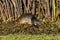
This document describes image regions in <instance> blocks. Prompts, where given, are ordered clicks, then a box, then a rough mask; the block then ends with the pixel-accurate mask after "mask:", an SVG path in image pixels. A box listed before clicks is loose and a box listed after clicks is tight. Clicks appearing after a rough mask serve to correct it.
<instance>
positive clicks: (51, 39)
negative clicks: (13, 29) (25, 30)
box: [0, 33, 60, 40]
mask: <svg viewBox="0 0 60 40" xmlns="http://www.w3.org/2000/svg"><path fill="white" fill-rule="evenodd" d="M0 40H60V34H49V35H48V34H34V35H32V34H22V33H20V34H9V35H5V36H0Z"/></svg>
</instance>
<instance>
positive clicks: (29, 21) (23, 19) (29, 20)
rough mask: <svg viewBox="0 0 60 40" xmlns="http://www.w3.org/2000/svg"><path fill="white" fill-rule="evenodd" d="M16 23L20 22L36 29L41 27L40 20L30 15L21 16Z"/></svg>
mask: <svg viewBox="0 0 60 40" xmlns="http://www.w3.org/2000/svg"><path fill="white" fill-rule="evenodd" d="M18 20H19V21H18ZM16 21H18V22H19V23H20V24H29V25H33V26H36V27H37V26H40V22H39V20H38V19H37V18H36V17H35V15H32V14H30V13H27V14H23V15H21V16H20V17H19V18H18V19H17V20H16Z"/></svg>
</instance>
